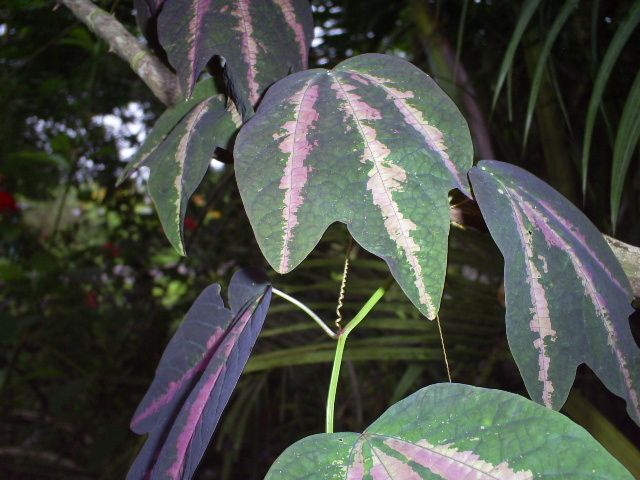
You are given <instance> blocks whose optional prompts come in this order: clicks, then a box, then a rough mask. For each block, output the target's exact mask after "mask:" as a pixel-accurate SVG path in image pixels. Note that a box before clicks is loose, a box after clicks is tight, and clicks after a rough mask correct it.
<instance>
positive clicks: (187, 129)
mask: <svg viewBox="0 0 640 480" xmlns="http://www.w3.org/2000/svg"><path fill="white" fill-rule="evenodd" d="M241 125H242V121H241V119H240V117H239V115H238V113H237V110H235V107H233V105H228V106H227V105H226V100H225V98H224V96H223V95H216V96H214V97H211V98H208V99H206V100H203V101H201V102H200V103H198V105H197V106H196V107H195V108H194V109H193V110H192V111H191V112H189V114H188V115H186V116H185V117H184V118H183V119H182V120H181V121H180V123H179V124H178V125H177V126H176V127H175V128H174V129H173V130H172V131H171V133H170V134H169V135H168V136H167V137H166V139H165V140H164V141H163V142H162V144H160V145H159V146H158V147H157V148H156V149H155V150H154V151H153V152H152V153H151V154H150V155H149V156H148V157H147V158H146V159H145V162H144V164H145V165H146V166H148V167H149V169H150V174H149V182H148V184H149V194H150V195H151V198H152V199H153V202H154V203H155V205H156V209H157V210H158V216H159V217H160V221H161V223H162V226H163V228H164V230H165V234H166V236H167V239H168V240H169V242H171V245H173V247H174V248H175V249H176V250H177V251H178V252H179V253H180V254H181V255H184V254H185V250H184V245H183V239H182V225H183V222H184V217H185V214H186V210H187V204H188V201H189V198H191V195H192V194H193V192H194V191H195V190H196V188H197V187H198V185H199V184H200V182H201V181H202V178H203V177H204V175H205V173H206V172H207V169H208V168H209V164H210V163H211V159H212V157H213V153H214V151H215V149H216V147H220V148H227V149H230V148H232V145H233V141H234V138H235V135H236V133H237V131H238V129H239V128H240V126H241Z"/></svg>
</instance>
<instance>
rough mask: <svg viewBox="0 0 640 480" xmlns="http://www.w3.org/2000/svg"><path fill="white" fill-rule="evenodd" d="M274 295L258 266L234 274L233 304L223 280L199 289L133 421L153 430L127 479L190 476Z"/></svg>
mask: <svg viewBox="0 0 640 480" xmlns="http://www.w3.org/2000/svg"><path fill="white" fill-rule="evenodd" d="M270 300H271V288H270V285H269V283H268V279H267V277H266V275H265V274H264V272H262V271H260V270H258V269H243V270H240V271H238V272H237V273H236V274H235V275H234V276H233V278H232V279H231V284H230V285H229V304H230V305H229V306H230V307H231V308H230V309H228V308H225V306H224V303H223V301H222V297H221V296H220V286H219V285H210V286H209V287H207V288H206V289H205V290H204V291H203V292H202V294H200V296H199V297H198V299H197V300H196V301H195V303H194V304H193V306H192V307H191V309H190V310H189V312H188V313H187V315H186V317H185V319H184V321H183V322H182V324H181V325H180V328H178V331H177V332H176V334H175V335H174V336H173V338H172V339H171V341H170V342H169V345H168V346H167V348H166V350H165V352H164V354H163V355H162V359H161V360H160V364H159V365H158V369H157V371H156V376H155V379H154V380H153V383H152V384H151V386H150V387H149V390H148V391H147V394H146V395H145V397H144V398H143V399H142V401H141V402H140V405H139V406H138V409H137V410H136V413H135V415H134V417H133V420H132V421H131V428H132V430H133V431H134V432H136V433H139V434H145V433H148V434H149V436H148V438H147V440H146V442H145V444H144V447H143V448H142V450H141V451H140V453H139V454H138V456H137V458H136V460H135V462H134V463H133V465H132V466H131V469H130V470H129V474H128V475H127V480H143V479H145V480H146V479H149V480H156V479H171V480H178V479H185V480H186V479H189V478H191V477H192V475H193V473H194V471H195V469H196V467H197V466H198V462H199V461H200V459H201V458H202V455H203V454H204V451H205V449H206V447H207V444H208V443H209V440H210V438H211V436H212V435H213V432H214V430H215V428H216V426H217V424H218V420H219V419H220V416H221V415H222V412H223V411H224V408H225V406H226V404H227V402H228V401H229V398H230V397H231V393H232V392H233V390H234V388H235V386H236V383H237V382H238V378H239V377H240V374H241V373H242V370H243V368H244V366H245V364H246V362H247V359H248V358H249V354H250V353H251V349H252V348H253V345H254V343H255V341H256V339H257V338H258V334H259V333H260V330H261V329H262V324H263V322H264V319H265V316H266V314H267V309H268V308H269V302H270Z"/></svg>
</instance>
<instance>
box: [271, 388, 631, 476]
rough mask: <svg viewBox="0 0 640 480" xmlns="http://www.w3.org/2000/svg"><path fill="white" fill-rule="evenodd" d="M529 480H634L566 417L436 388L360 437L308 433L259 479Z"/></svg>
mask: <svg viewBox="0 0 640 480" xmlns="http://www.w3.org/2000/svg"><path fill="white" fill-rule="evenodd" d="M329 478H335V479H347V480H361V479H373V480H420V479H423V480H430V479H434V480H435V479H438V480H442V479H451V480H453V479H455V480H458V479H467V480H471V479H473V480H497V479H509V480H529V479H534V478H548V479H557V478H575V479H583V478H590V479H602V480H605V479H612V478H616V479H620V480H631V479H632V478H633V477H632V476H631V475H630V474H629V472H627V471H626V470H625V469H624V467H622V465H620V464H619V463H618V461H617V460H615V459H614V458H613V457H612V456H611V455H610V454H609V453H608V452H607V451H606V450H605V449H604V448H603V447H602V446H601V445H600V444H599V443H598V442H597V441H596V440H594V439H593V438H591V437H590V436H589V434H588V433H587V432H586V431H585V430H584V429H583V428H582V427H580V426H578V425H576V424H574V423H573V422H571V421H570V420H569V419H568V418H566V417H565V416H563V415H561V414H559V413H557V412H554V411H551V410H548V409H545V408H544V407H541V406H540V405H537V404H535V403H533V402H531V401H529V400H526V399H525V398H522V397H519V396H517V395H514V394H512V393H507V392H502V391H499V390H489V389H483V388H477V387H471V386H468V385H459V384H437V385H431V386H429V387H426V388H423V389H422V390H419V391H418V392H416V393H414V394H413V395H411V396H410V397H407V398H406V399H404V400H402V401H401V402H399V403H397V404H395V405H394V406H392V407H391V408H390V409H389V410H387V411H386V412H385V413H383V414H382V416H381V417H380V418H379V419H378V420H376V421H375V422H374V423H373V424H371V425H370V426H369V427H368V428H367V429H366V430H365V431H364V432H363V433H362V434H357V433H351V432H344V433H331V434H322V435H314V436H311V437H307V438H305V439H303V440H300V441H299V442H297V443H295V444H294V445H292V446H291V447H289V448H288V449H287V450H285V451H284V453H283V454H282V455H281V456H280V457H279V458H278V459H277V460H276V462H275V463H274V464H273V466H272V467H271V469H270V470H269V472H268V473H267V476H266V477H265V480H276V479H277V480H293V479H305V480H316V479H317V480H325V479H329Z"/></svg>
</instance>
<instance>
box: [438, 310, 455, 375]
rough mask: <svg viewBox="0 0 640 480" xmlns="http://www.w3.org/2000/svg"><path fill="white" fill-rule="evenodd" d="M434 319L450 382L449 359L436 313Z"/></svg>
mask: <svg viewBox="0 0 640 480" xmlns="http://www.w3.org/2000/svg"><path fill="white" fill-rule="evenodd" d="M436 321H437V322H438V331H439V332H440V341H441V342H442V352H443V353H444V364H445V365H446V366H447V376H448V377H449V383H452V380H451V370H449V359H448V358H447V349H446V348H445V346H444V337H443V336H442V326H441V325H440V316H439V315H436Z"/></svg>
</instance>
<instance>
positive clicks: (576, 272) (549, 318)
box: [469, 161, 640, 422]
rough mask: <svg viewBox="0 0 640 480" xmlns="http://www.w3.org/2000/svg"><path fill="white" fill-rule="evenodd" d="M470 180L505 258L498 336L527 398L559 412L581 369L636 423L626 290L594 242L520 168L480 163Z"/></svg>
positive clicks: (582, 222) (577, 216)
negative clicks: (502, 324) (503, 337)
mask: <svg viewBox="0 0 640 480" xmlns="http://www.w3.org/2000/svg"><path fill="white" fill-rule="evenodd" d="M469 178H470V179H471V183H472V185H473V191H474V193H475V195H476V199H477V201H478V204H479V206H480V209H481V211H482V214H483V216H484V218H485V220H486V222H487V226H488V227H489V231H490V232H491V235H492V236H493V238H494V240H495V241H496V243H497V244H498V247H499V248H500V250H501V251H502V254H503V256H504V258H505V290H506V305H507V313H506V315H507V317H506V321H507V336H508V339H509V346H510V348H511V352H512V353H513V356H514V358H515V360H516V363H517V364H518V367H519V369H520V373H521V374H522V376H523V378H524V381H525V384H526V386H527V390H528V391H529V394H530V395H531V398H532V399H534V400H535V401H537V402H540V403H542V404H543V405H546V406H547V407H549V408H552V409H555V410H558V409H560V408H561V407H562V405H563V404H564V402H565V400H566V399H567V396H568V394H569V390H570V388H571V385H572V383H573V380H574V378H575V373H576V368H577V367H578V365H580V364H581V363H586V364H587V365H588V366H589V367H590V368H591V369H592V370H593V371H594V372H595V373H596V375H598V377H600V379H601V380H602V382H603V383H604V384H605V385H606V386H607V388H608V389H609V390H611V391H612V392H613V393H615V394H616V395H619V396H620V397H622V398H624V399H625V400H626V402H627V410H628V412H629V414H630V415H631V417H632V418H633V419H634V420H635V421H636V422H639V419H640V409H639V407H638V388H639V387H640V350H639V349H638V347H637V345H636V344H635V341H634V339H633V336H632V334H631V329H630V327H629V320H628V318H629V315H630V314H631V313H632V312H633V308H632V307H631V299H632V293H631V287H630V285H629V281H628V280H627V278H626V276H625V274H624V272H623V270H622V267H620V264H619V263H618V260H617V259H616V258H615V256H614V255H613V253H612V252H611V250H610V248H609V246H608V245H607V244H606V242H605V240H604V238H603V237H602V234H601V233H600V232H599V231H598V229H597V228H596V227H595V226H594V225H593V224H592V223H591V222H590V221H589V220H588V219H587V218H586V217H585V216H584V214H583V213H582V212H580V211H579V210H578V209H577V208H576V207H575V206H573V205H572V204H571V203H570V202H569V201H568V200H567V199H565V198H564V197H563V196H562V195H560V194H559V193H558V192H557V191H556V190H554V189H553V188H551V187H550V186H549V185H547V184H546V183H544V182H543V181H541V180H540V179H538V178H536V177H535V176H533V175H532V174H530V173H528V172H526V171H525V170H522V169H521V168H519V167H515V166H513V165H509V164H506V163H501V162H496V161H483V162H480V163H479V165H478V167H475V168H473V169H472V170H471V171H470V172H469Z"/></svg>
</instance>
